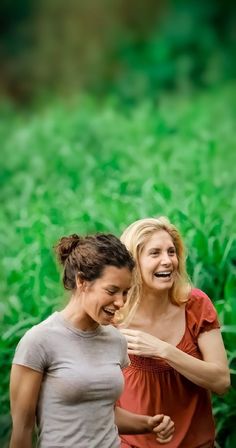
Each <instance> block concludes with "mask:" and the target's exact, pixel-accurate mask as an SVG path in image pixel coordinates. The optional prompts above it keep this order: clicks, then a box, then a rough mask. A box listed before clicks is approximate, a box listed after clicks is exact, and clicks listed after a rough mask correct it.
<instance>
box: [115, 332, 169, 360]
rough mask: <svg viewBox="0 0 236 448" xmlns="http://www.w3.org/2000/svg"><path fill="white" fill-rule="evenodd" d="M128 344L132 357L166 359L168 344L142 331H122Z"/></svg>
mask: <svg viewBox="0 0 236 448" xmlns="http://www.w3.org/2000/svg"><path fill="white" fill-rule="evenodd" d="M120 331H121V333H122V334H123V335H124V336H125V337H126V340H127V343H128V353H129V354H130V355H137V356H147V357H150V358H151V357H154V358H165V356H164V353H165V350H166V348H167V346H168V343H167V342H164V341H162V340H161V339H158V338H156V337H155V336H152V335H151V334H148V333H145V332H144V331H140V330H129V329H120Z"/></svg>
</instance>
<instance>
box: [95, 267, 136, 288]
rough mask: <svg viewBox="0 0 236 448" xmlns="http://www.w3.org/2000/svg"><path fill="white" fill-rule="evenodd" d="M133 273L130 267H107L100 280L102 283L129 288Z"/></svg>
mask: <svg viewBox="0 0 236 448" xmlns="http://www.w3.org/2000/svg"><path fill="white" fill-rule="evenodd" d="M131 277H132V273H131V271H130V269H129V268H128V267H122V268H117V267H116V266H106V267H105V268H104V270H103V273H102V275H101V277H100V278H99V279H98V280H100V281H101V282H102V283H109V284H112V285H117V286H119V285H122V286H124V287H125V286H126V285H127V287H129V284H130V283H131Z"/></svg>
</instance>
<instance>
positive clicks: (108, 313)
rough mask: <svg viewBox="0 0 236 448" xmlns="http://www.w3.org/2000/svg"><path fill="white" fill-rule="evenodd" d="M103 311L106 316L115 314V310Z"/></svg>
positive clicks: (104, 309)
mask: <svg viewBox="0 0 236 448" xmlns="http://www.w3.org/2000/svg"><path fill="white" fill-rule="evenodd" d="M103 311H105V313H106V314H107V315H108V316H114V314H115V312H116V311H115V310H113V309H111V308H103Z"/></svg>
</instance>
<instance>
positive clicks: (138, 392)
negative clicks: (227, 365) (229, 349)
mask: <svg viewBox="0 0 236 448" xmlns="http://www.w3.org/2000/svg"><path fill="white" fill-rule="evenodd" d="M185 319H186V327H185V333H184V335H183V337H182V339H181V341H180V342H179V344H178V345H177V348H179V349H180V350H182V351H183V352H185V353H188V354H189V355H191V356H194V357H196V358H199V359H202V356H201V353H200V351H199V348H198V344H197V339H198V336H199V334H200V333H202V332H204V331H209V330H212V329H214V328H219V327H220V325H219V321H218V319H217V314H216V310H215V308H214V306H213V304H212V302H211V301H210V299H209V297H208V296H207V295H206V294H205V293H204V292H202V291H200V290H199V289H192V291H191V294H190V297H189V300H188V302H187V303H186V306H185ZM130 360H131V365H130V366H129V367H127V368H125V369H124V370H123V373H124V376H125V389H124V392H123V394H122V396H121V398H120V400H119V402H118V405H119V406H121V407H122V408H124V409H127V410H129V411H132V412H136V413H138V414H148V415H155V414H158V413H163V414H166V415H170V417H171V418H172V420H173V421H174V423H175V433H174V436H173V439H172V440H171V442H169V443H167V444H165V445H161V444H159V443H157V442H156V439H155V436H154V435H153V434H145V435H138V436H137V435H128V436H126V435H125V436H122V437H121V439H122V444H121V447H122V448H128V447H135V448H136V447H137V448H157V446H165V447H166V448H200V447H201V448H211V447H213V445H214V438H215V428H214V420H213V416H212V407H211V395H210V392H209V391H208V390H206V389H203V388H202V387H199V386H197V385H195V384H194V383H192V382H191V381H189V380H188V379H187V378H185V377H184V376H183V375H181V374H180V373H178V372H177V371H176V370H175V369H174V368H172V367H170V366H169V364H168V363H167V362H166V361H164V360H160V359H153V358H146V357H142V356H134V355H132V356H130Z"/></svg>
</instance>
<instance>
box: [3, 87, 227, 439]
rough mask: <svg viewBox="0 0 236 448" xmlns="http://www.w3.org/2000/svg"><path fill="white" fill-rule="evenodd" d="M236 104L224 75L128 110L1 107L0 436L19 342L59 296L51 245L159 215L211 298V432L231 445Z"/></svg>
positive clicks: (91, 105) (84, 104)
mask: <svg viewBox="0 0 236 448" xmlns="http://www.w3.org/2000/svg"><path fill="white" fill-rule="evenodd" d="M235 104H236V85H235V84H234V83H231V84H229V85H227V86H224V87H221V88H220V87H214V88H212V90H208V91H207V92H204V91H203V92H202V93H201V94H192V96H190V95H188V96H184V95H180V94H178V95H172V96H169V97H168V96H167V95H165V96H160V98H159V100H158V101H157V103H156V104H155V105H153V104H151V103H149V102H145V101H143V102H141V103H139V104H137V105H136V107H135V108H126V109H124V108H122V107H121V105H120V103H119V101H118V100H116V99H115V98H108V99H107V100H104V101H103V102H102V103H97V102H96V101H95V100H92V99H91V98H90V97H86V96H84V97H79V98H76V99H74V100H73V102H72V101H71V102H70V103H68V104H67V105H65V104H62V103H60V102H59V101H55V102H51V105H50V107H47V108H46V107H43V106H41V107H39V106H38V107H37V108H35V109H34V110H32V111H27V112H25V114H23V113H22V112H21V113H19V112H18V111H17V110H16V109H14V108H12V107H11V106H7V105H5V106H1V111H0V112H1V121H0V138H1V155H0V164H1V193H0V194H1V209H0V243H1V244H0V247H1V257H0V263H1V266H0V320H1V328H2V337H1V341H0V344H1V346H0V365H1V371H0V389H1V391H0V397H1V398H0V445H1V446H4V444H6V443H7V438H8V434H9V428H10V417H9V402H8V382H9V370H10V363H11V359H12V355H13V352H14V349H15V346H16V343H17V341H18V340H19V338H20V337H21V336H22V335H23V334H24V332H25V331H26V329H27V328H28V327H30V326H32V325H33V324H35V323H37V322H38V321H40V320H42V319H43V318H45V317H46V316H47V315H48V314H49V313H51V311H52V310H54V309H55V308H56V307H58V306H61V304H62V302H63V300H64V298H65V296H64V293H63V290H62V287H61V285H60V273H59V269H58V267H57V265H56V262H55V258H54V255H53V250H52V246H53V244H54V243H55V242H56V241H57V239H58V238H59V237H61V236H62V235H64V234H68V233H72V232H78V233H80V232H81V233H89V232H94V231H111V232H114V233H115V234H116V235H119V234H120V233H121V231H122V229H123V228H124V227H125V226H126V225H127V224H129V223H130V222H132V221H133V220H135V219H138V218H141V217H145V216H157V215H167V216H168V217H169V218H170V219H171V220H173V221H174V223H176V225H177V226H178V227H179V228H180V229H181V231H182V233H183V235H184V237H185V241H186V245H187V248H188V270H189V273H190V275H191V277H192V280H193V283H194V284H195V285H196V286H198V287H199V288H202V289H203V290H204V291H205V292H206V293H208V294H209V296H210V297H211V298H212V300H213V301H214V303H215V305H216V307H217V309H218V312H219V315H220V319H221V322H222V325H223V327H222V331H223V336H224V340H225V343H226V347H227V350H228V354H229V360H230V366H231V370H232V388H231V390H230V392H229V393H228V394H227V395H226V396H225V397H214V412H215V415H216V422H217V433H218V439H217V440H218V443H219V446H220V447H221V448H234V447H235V446H236V429H235V417H236V349H235V347H236V284H235V269H236V240H235V233H236V220H235V210H236V182H235V166H236V151H235V142H236V137H235V118H236V114H235Z"/></svg>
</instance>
